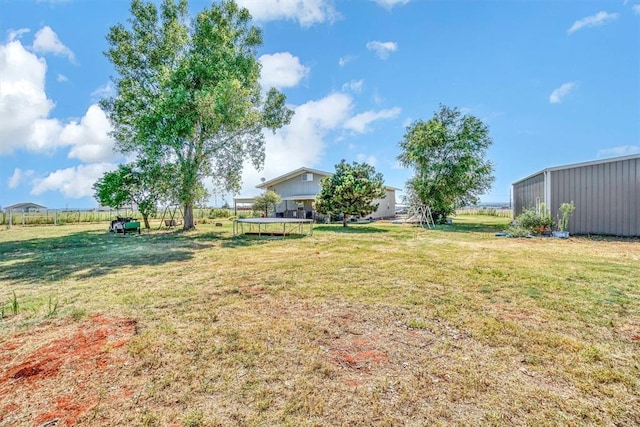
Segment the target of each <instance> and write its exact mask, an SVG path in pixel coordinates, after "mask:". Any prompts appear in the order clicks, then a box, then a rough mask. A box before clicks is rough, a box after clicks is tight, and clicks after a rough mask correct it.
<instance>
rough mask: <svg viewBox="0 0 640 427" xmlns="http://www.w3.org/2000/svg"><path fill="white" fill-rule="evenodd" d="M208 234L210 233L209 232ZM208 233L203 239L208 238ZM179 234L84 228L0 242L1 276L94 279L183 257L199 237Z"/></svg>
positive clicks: (34, 279)
mask: <svg viewBox="0 0 640 427" xmlns="http://www.w3.org/2000/svg"><path fill="white" fill-rule="evenodd" d="M209 234H211V236H209ZM214 234H216V233H208V234H206V235H204V236H205V239H213V238H214V236H213V235H214ZM194 237H195V236H188V235H186V234H182V233H179V232H174V233H161V234H142V235H137V234H127V235H124V236H123V235H122V234H114V233H105V232H101V231H83V232H78V233H74V234H69V235H66V236H61V237H50V238H37V239H30V240H20V241H10V242H2V243H0V263H1V264H4V265H2V267H1V268H0V280H15V281H20V282H29V283H42V282H51V281H57V280H61V279H65V278H67V277H71V276H74V277H77V278H83V277H95V276H100V275H105V274H108V273H109V272H112V271H114V270H120V269H123V268H124V269H126V268H129V267H139V266H154V265H161V264H165V263H169V262H175V261H186V260H189V259H191V258H192V257H193V253H194V251H196V250H199V249H204V248H208V247H210V246H209V245H205V244H203V243H199V242H198V241H197V240H199V239H198V238H202V235H200V236H197V237H198V238H194Z"/></svg>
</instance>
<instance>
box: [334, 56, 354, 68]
mask: <svg viewBox="0 0 640 427" xmlns="http://www.w3.org/2000/svg"><path fill="white" fill-rule="evenodd" d="M354 59H356V58H355V56H352V55H345V56H343V57H341V58H340V59H338V65H339V66H341V67H344V66H345V65H347V63H348V62H351V61H353V60H354Z"/></svg>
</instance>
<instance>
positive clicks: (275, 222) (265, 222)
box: [233, 218, 313, 239]
mask: <svg viewBox="0 0 640 427" xmlns="http://www.w3.org/2000/svg"><path fill="white" fill-rule="evenodd" d="M307 226H308V228H307ZM305 229H307V230H308V231H305ZM240 234H249V235H257V236H260V237H261V236H282V238H283V239H284V238H285V237H286V236H288V235H290V234H306V235H308V236H312V235H313V220H312V219H301V218H243V219H236V220H234V221H233V235H234V236H238V235H240Z"/></svg>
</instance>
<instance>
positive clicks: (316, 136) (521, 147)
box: [0, 0, 640, 209]
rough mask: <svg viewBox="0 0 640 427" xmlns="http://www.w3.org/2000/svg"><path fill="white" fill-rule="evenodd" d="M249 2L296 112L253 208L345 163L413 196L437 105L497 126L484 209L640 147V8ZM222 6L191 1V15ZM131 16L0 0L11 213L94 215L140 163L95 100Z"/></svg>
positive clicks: (1, 120)
mask: <svg viewBox="0 0 640 427" xmlns="http://www.w3.org/2000/svg"><path fill="white" fill-rule="evenodd" d="M238 3H239V4H241V5H242V6H244V7H246V8H248V9H249V11H250V12H251V14H252V16H253V19H254V24H255V25H256V26H258V27H260V28H261V29H262V31H263V38H264V44H263V46H262V48H261V49H260V51H259V53H258V57H259V60H260V62H261V63H262V77H261V79H262V81H261V82H262V84H263V86H264V87H272V86H273V87H276V88H278V89H279V90H281V91H282V92H283V93H285V94H286V96H287V103H288V105H289V107H290V108H291V109H293V110H294V111H295V115H294V117H293V119H292V121H291V123H290V124H289V125H287V126H286V127H284V128H282V129H280V130H279V131H277V132H276V133H275V134H272V133H270V132H268V133H266V134H265V138H266V161H265V165H264V168H263V169H262V170H260V171H256V170H254V169H252V168H251V167H250V166H247V167H245V170H244V172H243V188H242V191H241V193H240V195H242V196H253V195H257V194H259V192H260V191H259V190H258V189H256V188H255V186H256V185H258V184H260V182H261V181H260V180H261V178H265V179H267V180H270V179H272V178H275V177H277V176H279V175H282V174H285V173H287V172H289V171H291V170H294V169H297V168H299V167H302V166H306V167H311V168H314V169H320V170H324V171H328V172H331V171H333V170H334V166H335V164H337V163H339V162H340V160H341V159H345V160H347V161H348V162H352V161H357V162H368V163H370V164H372V165H373V166H374V167H375V169H376V171H378V172H381V173H382V174H383V175H384V177H385V181H386V184H387V185H390V186H394V187H397V188H400V189H402V188H404V186H405V182H406V180H407V179H408V178H410V177H411V175H412V171H411V170H409V169H404V168H402V167H400V166H399V164H398V162H397V160H396V159H397V156H398V155H399V154H400V149H399V145H398V144H399V142H400V141H402V139H403V136H404V134H405V130H406V128H407V126H408V125H410V124H411V123H413V122H414V121H416V120H425V121H426V120H429V119H430V118H431V117H433V115H434V113H435V111H436V110H438V108H439V105H441V104H444V105H447V106H450V107H456V108H458V109H460V110H461V111H462V112H463V113H465V114H472V115H474V116H476V117H478V118H479V119H481V120H482V121H483V122H484V123H485V124H487V125H488V126H489V128H490V135H491V137H492V139H493V144H492V146H491V148H490V149H489V151H488V153H487V158H488V160H490V161H491V162H492V163H493V165H494V176H495V182H494V185H493V187H492V189H491V190H490V191H489V192H488V193H487V194H485V195H483V196H482V197H481V199H482V201H483V202H486V203H509V199H510V189H511V184H512V183H513V182H514V181H517V180H518V179H521V178H523V177H525V176H528V175H530V174H532V173H534V172H536V171H539V170H542V169H544V168H547V167H552V166H559V165H564V164H571V163H576V162H582V161H590V160H597V159H601V158H609V157H615V156H622V155H628V154H635V153H640V0H619V1H618V0H607V1H580V0H574V1H569V0H555V1H544V0H512V1H509V0H506V1H495V0H492V1H489V0H487V1H485V0H473V1H464V0H439V1H437V0H241V1H238ZM210 5H211V3H210V2H204V1H198V0H191V1H190V12H191V15H192V16H195V14H197V12H199V11H201V10H202V9H204V8H206V7H209V6H210ZM129 17H130V13H129V2H128V1H124V0H114V1H106V0H105V1H99V0H37V1H36V0H33V1H30V0H21V1H18V0H0V207H4V206H8V205H11V204H14V203H21V202H33V203H38V204H41V205H43V206H46V207H48V208H50V209H59V208H92V207H97V206H98V203H97V202H96V201H95V199H94V198H93V190H92V188H91V187H92V185H93V183H94V182H95V181H96V180H97V179H98V178H100V177H101V176H102V175H103V174H104V173H105V172H107V171H110V170H114V169H115V168H116V167H117V165H118V164H119V163H123V162H125V161H126V160H127V159H126V158H124V157H123V156H122V155H121V154H119V153H117V152H116V151H114V146H115V143H114V140H113V139H112V138H111V137H110V134H109V132H110V130H111V124H110V123H109V120H108V119H107V117H106V115H105V114H104V112H103V111H102V110H101V109H100V106H99V104H98V102H99V100H100V99H101V98H102V97H105V96H109V95H111V94H113V93H114V89H113V85H112V83H110V78H111V77H117V76H114V71H113V68H112V66H111V64H110V63H109V61H108V60H107V58H106V57H105V56H104V54H103V52H104V51H105V50H106V49H107V47H108V46H107V41H106V35H107V33H108V31H109V28H110V27H112V26H114V25H116V24H118V23H123V24H126V22H127V19H128V18H129ZM401 194H402V192H401V191H400V192H399V196H400V195H401ZM232 197H233V195H229V194H227V195H223V194H217V193H215V192H213V191H212V196H211V199H210V200H209V202H208V203H207V204H208V205H211V206H213V205H218V206H219V205H221V204H222V203H223V201H228V202H229V203H232ZM398 198H399V197H398Z"/></svg>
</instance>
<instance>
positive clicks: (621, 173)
mask: <svg viewBox="0 0 640 427" xmlns="http://www.w3.org/2000/svg"><path fill="white" fill-rule="evenodd" d="M550 178H551V182H550V188H551V206H550V209H551V213H552V215H554V217H555V215H557V213H558V208H559V207H560V204H562V203H564V202H571V201H573V203H574V205H575V207H576V210H575V212H574V213H573V216H572V217H571V220H570V221H569V231H570V232H571V233H573V234H608V235H615V236H640V158H635V159H627V160H620V161H614V162H606V163H600V164H594V165H588V166H580V167H575V168H568V169H561V170H552V171H551V172H550ZM514 187H515V186H514ZM514 193H515V189H514Z"/></svg>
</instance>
